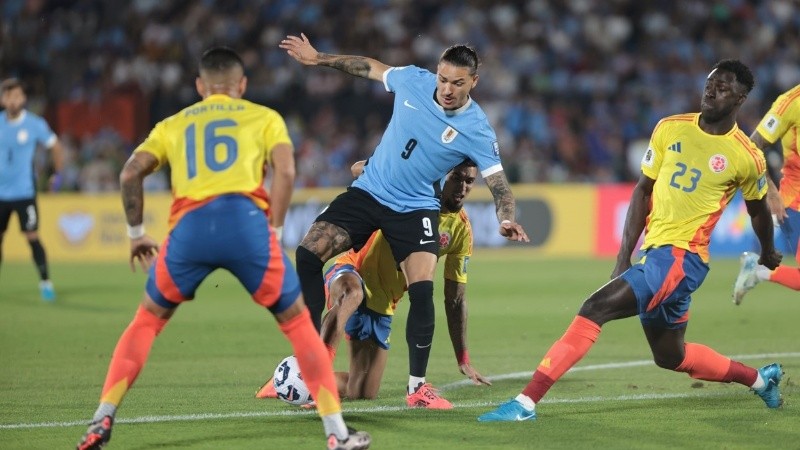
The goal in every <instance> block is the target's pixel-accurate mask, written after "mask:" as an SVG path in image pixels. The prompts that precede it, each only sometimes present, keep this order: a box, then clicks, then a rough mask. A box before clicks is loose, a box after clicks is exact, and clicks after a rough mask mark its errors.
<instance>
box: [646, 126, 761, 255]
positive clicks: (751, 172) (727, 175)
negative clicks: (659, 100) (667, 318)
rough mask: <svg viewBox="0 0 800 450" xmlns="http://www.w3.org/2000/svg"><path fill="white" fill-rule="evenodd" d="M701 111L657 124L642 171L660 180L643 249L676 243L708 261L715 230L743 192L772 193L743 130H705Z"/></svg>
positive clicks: (748, 195)
mask: <svg viewBox="0 0 800 450" xmlns="http://www.w3.org/2000/svg"><path fill="white" fill-rule="evenodd" d="M699 118H700V114H699V113H694V114H682V115H676V116H671V117H667V118H665V119H663V120H661V121H660V122H659V123H658V125H656V128H655V130H654V131H653V136H652V137H651V138H650V146H649V147H648V149H647V152H645V155H644V158H642V172H643V173H644V174H645V175H646V176H647V177H649V178H652V179H654V180H656V182H655V185H654V186H653V195H652V198H651V205H650V206H651V207H650V214H649V215H648V216H647V221H646V225H645V238H644V244H643V245H642V249H647V248H650V247H660V246H662V245H673V246H675V247H678V248H683V249H686V250H689V251H691V252H694V253H697V254H698V255H700V257H701V258H702V259H703V261H706V262H708V256H709V255H708V243H709V238H710V236H711V231H712V230H713V228H714V226H715V225H716V223H717V221H718V220H719V218H720V216H721V215H722V211H723V210H724V209H725V207H726V206H727V205H728V203H729V202H730V201H731V199H732V198H733V195H734V194H735V193H736V189H737V188H741V190H742V194H743V196H744V198H745V200H757V199H761V198H763V197H764V195H766V193H767V180H766V167H767V164H766V161H765V160H764V154H763V153H762V152H761V150H759V149H758V147H756V146H755V144H753V142H752V141H750V139H749V138H748V137H747V136H746V135H745V134H744V132H742V131H741V130H740V129H739V127H738V126H736V125H734V127H733V129H731V131H729V132H728V133H727V134H724V135H718V136H717V135H711V134H707V133H705V132H704V131H703V130H701V129H700V127H699V125H698V120H699Z"/></svg>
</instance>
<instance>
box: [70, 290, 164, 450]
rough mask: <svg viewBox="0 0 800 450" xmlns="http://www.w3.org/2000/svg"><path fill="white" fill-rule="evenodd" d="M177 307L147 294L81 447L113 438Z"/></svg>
mask: <svg viewBox="0 0 800 450" xmlns="http://www.w3.org/2000/svg"><path fill="white" fill-rule="evenodd" d="M174 312H175V308H171V309H170V308H164V307H162V306H160V305H158V304H156V303H155V302H153V300H152V299H151V298H150V296H148V295H147V294H145V298H144V299H143V300H142V303H141V305H140V306H139V309H138V310H137V311H136V315H135V316H134V317H133V320H132V321H131V323H130V324H129V325H128V327H127V328H126V329H125V331H124V332H123V333H122V336H120V338H119V341H118V342H117V346H116V348H115V349H114V353H113V356H112V357H111V363H110V364H109V368H108V374H107V375H106V380H105V383H104V384H103V391H102V394H101V397H100V405H99V406H98V408H97V411H95V414H94V417H93V419H92V422H91V424H90V425H89V429H88V430H87V431H86V433H85V434H84V435H83V437H82V438H81V441H80V442H79V443H78V449H80V450H86V449H95V448H101V447H103V446H104V445H105V444H106V443H108V441H109V440H110V439H111V427H112V425H113V423H114V416H115V414H116V411H117V408H118V407H119V405H120V403H121V402H122V399H123V398H124V396H125V394H126V393H127V392H128V390H129V389H130V388H131V386H133V383H134V381H136V378H137V377H138V376H139V372H141V370H142V368H143V367H144V364H145V362H146V361H147V356H148V355H149V353H150V349H151V348H152V346H153V342H154V341H155V338H156V337H157V336H158V335H159V334H160V333H161V330H163V329H164V326H165V325H166V324H167V321H168V320H169V318H170V317H172V314H173V313H174Z"/></svg>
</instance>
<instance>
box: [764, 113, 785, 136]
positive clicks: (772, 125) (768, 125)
mask: <svg viewBox="0 0 800 450" xmlns="http://www.w3.org/2000/svg"><path fill="white" fill-rule="evenodd" d="M780 123H781V121H780V119H778V118H777V117H775V116H773V115H772V114H768V115H767V117H765V118H764V124H763V125H764V128H765V129H766V130H767V131H769V132H770V134H772V133H774V132H775V130H776V129H777V128H778V125H780Z"/></svg>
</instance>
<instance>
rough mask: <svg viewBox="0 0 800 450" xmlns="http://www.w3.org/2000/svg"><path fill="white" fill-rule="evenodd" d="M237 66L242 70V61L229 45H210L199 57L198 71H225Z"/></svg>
mask: <svg viewBox="0 0 800 450" xmlns="http://www.w3.org/2000/svg"><path fill="white" fill-rule="evenodd" d="M237 66H238V67H241V68H242V70H244V61H242V57H241V56H239V54H238V53H236V51H235V50H233V49H232V48H230V47H225V46H216V47H211V48H209V49H208V50H206V51H204V52H203V56H201V57H200V71H208V72H227V71H228V70H230V69H232V68H234V67H237Z"/></svg>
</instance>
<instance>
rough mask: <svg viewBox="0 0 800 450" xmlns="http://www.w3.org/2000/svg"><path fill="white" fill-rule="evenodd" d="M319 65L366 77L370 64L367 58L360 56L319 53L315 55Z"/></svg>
mask: <svg viewBox="0 0 800 450" xmlns="http://www.w3.org/2000/svg"><path fill="white" fill-rule="evenodd" d="M317 58H318V60H319V62H318V64H319V65H320V66H328V67H333V68H334V69H338V70H341V71H342V72H345V73H349V74H350V75H355V76H357V77H362V78H368V76H369V71H370V65H369V61H368V59H367V58H364V57H362V56H347V55H329V54H327V53H320V54H319V56H318V57H317Z"/></svg>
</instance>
